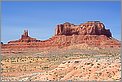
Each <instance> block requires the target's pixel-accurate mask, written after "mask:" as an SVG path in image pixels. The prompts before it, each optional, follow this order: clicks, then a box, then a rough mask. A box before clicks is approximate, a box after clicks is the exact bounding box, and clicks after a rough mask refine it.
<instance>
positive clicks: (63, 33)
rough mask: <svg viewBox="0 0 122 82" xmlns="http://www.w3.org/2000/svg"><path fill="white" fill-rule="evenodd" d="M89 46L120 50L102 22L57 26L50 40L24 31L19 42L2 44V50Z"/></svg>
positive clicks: (117, 43) (67, 23)
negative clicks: (42, 39) (76, 45)
mask: <svg viewBox="0 0 122 82" xmlns="http://www.w3.org/2000/svg"><path fill="white" fill-rule="evenodd" d="M84 43H85V44H87V45H89V46H95V47H100V48H120V41H118V40H116V39H114V38H113V37H112V33H111V32H110V30H109V29H106V28H105V25H104V24H103V23H101V22H100V21H88V22H86V23H83V24H80V25H74V24H71V23H69V22H65V23H64V24H59V25H57V27H56V29H55V35H54V36H52V37H51V38H49V39H48V40H44V41H41V40H37V39H36V38H32V37H30V36H29V34H28V30H24V33H23V34H22V35H21V38H20V39H19V40H15V41H9V42H8V44H3V43H1V44H2V45H1V47H2V50H3V51H4V50H6V49H8V50H15V49H16V50H22V49H24V50H25V49H28V48H29V49H30V48H31V49H40V48H41V49H42V48H45V47H65V46H70V45H74V44H84Z"/></svg>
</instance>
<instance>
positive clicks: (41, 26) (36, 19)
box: [1, 1, 121, 43]
mask: <svg viewBox="0 0 122 82" xmlns="http://www.w3.org/2000/svg"><path fill="white" fill-rule="evenodd" d="M120 15H121V13H120V2H119V1H118V2H117V1H116V2H109V1H107V2H100V1H98V2H88V1H87V2H2V23H1V24H2V28H1V30H2V31H1V35H2V37H1V40H2V42H4V43H7V42H8V41H10V40H17V39H19V38H20V35H21V34H22V33H23V30H24V29H28V30H29V34H30V36H31V37H34V38H37V39H40V40H45V39H48V38H50V37H51V36H53V35H54V31H55V28H56V25H57V24H60V23H64V22H70V23H74V24H80V23H84V22H87V21H96V20H99V21H101V22H103V23H104V24H105V26H106V28H108V29H110V31H111V32H112V34H113V37H115V38H116V39H119V40H120V35H121V32H120V30H121V21H120Z"/></svg>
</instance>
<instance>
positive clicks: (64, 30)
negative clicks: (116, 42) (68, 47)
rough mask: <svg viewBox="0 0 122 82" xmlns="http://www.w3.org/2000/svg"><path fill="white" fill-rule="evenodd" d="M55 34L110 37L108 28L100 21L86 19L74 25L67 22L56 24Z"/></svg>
mask: <svg viewBox="0 0 122 82" xmlns="http://www.w3.org/2000/svg"><path fill="white" fill-rule="evenodd" d="M55 35H66V36H68V35H106V36H107V37H112V35H111V32H110V30H109V29H105V26H104V24H103V23H101V22H100V21H88V22H86V23H84V24H80V25H74V24H70V23H68V22H66V23H64V24H59V25H57V28H56V31H55Z"/></svg>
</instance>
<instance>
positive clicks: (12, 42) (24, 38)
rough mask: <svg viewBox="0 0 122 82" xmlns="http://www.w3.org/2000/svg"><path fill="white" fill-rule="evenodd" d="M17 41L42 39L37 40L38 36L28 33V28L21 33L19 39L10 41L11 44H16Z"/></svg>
mask: <svg viewBox="0 0 122 82" xmlns="http://www.w3.org/2000/svg"><path fill="white" fill-rule="evenodd" d="M17 42H19V43H20V42H27V43H28V42H40V40H36V38H31V37H30V36H29V34H28V30H24V33H23V34H22V35H21V38H20V39H19V40H15V41H10V42H8V43H9V44H14V43H15V44H16V43H17ZM20 44H21V43H20Z"/></svg>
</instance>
